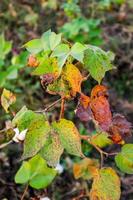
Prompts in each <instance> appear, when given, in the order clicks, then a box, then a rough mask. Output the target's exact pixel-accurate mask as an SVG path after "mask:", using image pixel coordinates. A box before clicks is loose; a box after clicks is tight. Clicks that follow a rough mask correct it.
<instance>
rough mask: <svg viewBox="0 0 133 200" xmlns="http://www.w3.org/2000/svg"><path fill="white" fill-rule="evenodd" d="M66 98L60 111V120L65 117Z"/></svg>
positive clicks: (63, 99) (62, 100)
mask: <svg viewBox="0 0 133 200" xmlns="http://www.w3.org/2000/svg"><path fill="white" fill-rule="evenodd" d="M64 105H65V98H62V99H61V110H60V117H59V119H61V118H63V117H64V110H65V106H64Z"/></svg>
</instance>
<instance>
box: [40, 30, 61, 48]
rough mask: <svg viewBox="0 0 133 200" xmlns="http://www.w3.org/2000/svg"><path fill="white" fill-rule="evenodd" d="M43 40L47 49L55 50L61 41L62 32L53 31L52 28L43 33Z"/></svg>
mask: <svg viewBox="0 0 133 200" xmlns="http://www.w3.org/2000/svg"><path fill="white" fill-rule="evenodd" d="M41 41H42V44H43V49H44V50H45V51H47V50H54V49H55V47H56V46H57V45H59V44H60V42H61V34H56V33H54V32H51V30H48V31H46V32H45V33H44V34H43V35H42V37H41Z"/></svg>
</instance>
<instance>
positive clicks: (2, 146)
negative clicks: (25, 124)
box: [0, 140, 13, 149]
mask: <svg viewBox="0 0 133 200" xmlns="http://www.w3.org/2000/svg"><path fill="white" fill-rule="evenodd" d="M12 142H13V141H12V140H10V141H9V142H7V143H4V144H1V145H0V149H3V148H4V147H6V146H8V145H9V144H11V143H12Z"/></svg>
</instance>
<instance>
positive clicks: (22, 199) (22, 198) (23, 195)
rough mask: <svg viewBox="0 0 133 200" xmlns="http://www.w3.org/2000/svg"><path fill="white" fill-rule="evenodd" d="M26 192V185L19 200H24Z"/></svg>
mask: <svg viewBox="0 0 133 200" xmlns="http://www.w3.org/2000/svg"><path fill="white" fill-rule="evenodd" d="M27 191H28V184H27V185H26V187H25V189H24V192H23V194H22V197H21V200H24V197H25V195H26V192H27Z"/></svg>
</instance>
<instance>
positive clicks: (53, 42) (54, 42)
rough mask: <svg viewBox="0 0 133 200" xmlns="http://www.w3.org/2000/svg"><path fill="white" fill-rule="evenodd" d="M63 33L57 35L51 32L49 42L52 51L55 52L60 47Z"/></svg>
mask: <svg viewBox="0 0 133 200" xmlns="http://www.w3.org/2000/svg"><path fill="white" fill-rule="evenodd" d="M61 35H62V34H61V33H59V34H56V33H54V32H51V35H50V38H49V42H50V49H51V50H54V49H55V47H56V46H58V45H59V44H60V42H61Z"/></svg>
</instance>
